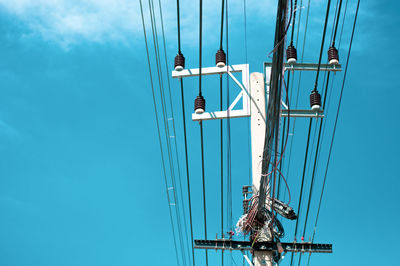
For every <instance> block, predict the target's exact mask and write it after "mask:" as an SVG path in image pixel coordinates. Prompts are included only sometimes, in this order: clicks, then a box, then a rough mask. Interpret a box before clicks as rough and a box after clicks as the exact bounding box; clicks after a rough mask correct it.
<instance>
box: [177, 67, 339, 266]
mask: <svg viewBox="0 0 400 266" xmlns="http://www.w3.org/2000/svg"><path fill="white" fill-rule="evenodd" d="M272 68H273V63H264V74H262V73H257V72H256V73H252V74H251V75H250V74H249V65H247V64H241V65H231V66H225V67H205V68H202V71H201V75H217V76H219V75H228V76H229V77H230V78H231V79H232V80H233V81H234V83H235V84H236V85H237V87H238V89H239V93H238V94H237V96H236V97H235V99H234V100H233V101H232V103H231V104H230V106H229V107H228V108H227V110H222V111H221V110H218V111H210V112H203V113H200V114H199V113H193V114H192V120H193V121H206V120H216V119H226V118H228V117H229V118H240V117H250V121H251V145H252V150H251V152H252V175H253V181H252V185H251V188H252V191H251V192H248V191H247V189H248V187H249V186H245V187H244V188H246V190H244V194H245V195H247V194H253V197H254V196H257V195H259V193H260V184H261V177H262V175H261V173H262V171H261V170H262V169H261V164H262V160H263V159H262V155H263V152H264V147H263V144H264V139H265V135H266V119H267V117H268V114H267V113H266V110H268V108H266V103H267V101H266V99H268V98H269V95H270V86H271V81H270V80H271V72H272ZM317 69H318V64H308V63H291V64H284V67H283V71H284V72H285V71H317ZM319 69H320V71H332V72H337V71H341V66H340V65H328V64H321V65H320V67H319ZM199 73H200V71H199V69H183V70H180V71H172V77H173V78H178V79H181V78H190V77H196V76H198V75H199ZM237 74H241V81H239V79H238V78H237V77H236V76H235V75H237ZM249 77H250V78H249ZM266 96H267V98H266ZM239 101H242V108H241V109H238V108H236V105H237V103H238V102H239ZM268 104H270V103H268ZM279 104H281V105H282V108H281V109H280V113H279V117H288V116H289V115H290V117H299V118H300V117H302V118H321V117H324V112H323V110H321V109H310V110H293V109H290V110H288V107H287V106H285V104H284V103H283V102H282V101H281V99H280V100H279ZM269 187H270V186H269V183H267V186H266V191H268V190H269ZM246 200H247V199H246V198H245V201H246ZM271 204H272V200H271V198H270V197H266V198H265V206H266V209H269V210H270V211H271V212H272V210H271ZM244 205H245V202H244ZM274 211H276V212H277V213H279V214H280V215H282V216H284V217H286V218H288V219H296V215H295V214H294V212H293V210H291V208H290V207H288V206H287V205H286V204H284V203H283V202H280V201H279V200H277V199H275V205H274ZM259 229H261V230H259V232H258V235H257V236H254V235H252V234H251V235H250V241H235V240H232V239H225V238H222V239H215V240H194V242H195V243H194V244H195V245H194V248H197V249H215V250H230V251H232V250H238V251H242V252H244V251H246V250H247V251H251V252H252V254H253V259H252V261H250V259H249V258H248V257H247V256H246V255H245V254H243V256H244V257H245V259H246V261H247V262H248V263H249V265H267V266H270V265H273V264H274V263H275V261H274V254H281V253H286V252H295V253H296V252H300V253H332V245H330V244H314V243H310V242H299V243H297V242H289V243H285V242H279V241H278V242H277V241H275V240H274V238H273V237H272V235H271V233H270V231H269V230H265V228H264V229H263V228H262V226H261V228H259ZM253 233H254V232H253Z"/></svg>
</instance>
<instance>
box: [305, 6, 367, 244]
mask: <svg viewBox="0 0 400 266" xmlns="http://www.w3.org/2000/svg"><path fill="white" fill-rule="evenodd" d="M359 6H360V0H358V1H357V8H356V13H355V17H354V24H353V30H352V33H351V38H350V45H349V53H348V55H347V60H346V67H345V71H344V77H343V82H342V88H341V90H340V96H339V104H338V108H337V112H336V118H335V125H334V127H333V134H332V139H331V144H330V147H329V153H328V160H327V163H326V168H325V174H324V182H323V184H322V191H321V195H320V198H319V203H318V210H317V217H316V221H315V226H314V234H313V238H312V239H313V241H314V236H315V228H316V227H317V224H318V217H319V213H320V209H321V202H322V197H323V195H324V191H325V185H326V177H327V174H328V168H329V162H330V159H331V154H332V147H333V143H334V140H335V134H336V126H337V121H338V118H339V113H340V107H341V103H342V97H343V90H344V84H345V81H346V76H347V70H348V66H349V60H350V53H351V47H352V44H353V38H354V32H355V28H356V23H357V16H358V10H359Z"/></svg>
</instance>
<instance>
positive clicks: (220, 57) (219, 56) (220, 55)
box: [215, 49, 226, 67]
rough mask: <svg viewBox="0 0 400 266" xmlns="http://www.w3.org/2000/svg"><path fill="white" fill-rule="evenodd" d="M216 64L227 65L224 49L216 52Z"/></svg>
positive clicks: (219, 65)
mask: <svg viewBox="0 0 400 266" xmlns="http://www.w3.org/2000/svg"><path fill="white" fill-rule="evenodd" d="M215 64H216V65H217V67H224V66H225V65H226V54H225V52H224V50H222V49H219V50H218V51H217V53H216V54H215Z"/></svg>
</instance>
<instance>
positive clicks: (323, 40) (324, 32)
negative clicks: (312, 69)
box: [314, 0, 331, 91]
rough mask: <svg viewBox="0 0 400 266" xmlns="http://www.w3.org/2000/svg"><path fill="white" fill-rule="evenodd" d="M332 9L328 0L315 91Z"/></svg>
mask: <svg viewBox="0 0 400 266" xmlns="http://www.w3.org/2000/svg"><path fill="white" fill-rule="evenodd" d="M330 7H331V0H328V4H327V7H326V15H325V24H324V31H323V33H322V42H321V49H320V52H319V60H318V68H317V75H316V77H315V85H314V91H317V86H318V77H319V72H320V68H321V60H322V52H323V50H324V43H325V35H326V26H327V25H328V18H329V9H330Z"/></svg>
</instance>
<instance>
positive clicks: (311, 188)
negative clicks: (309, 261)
mask: <svg viewBox="0 0 400 266" xmlns="http://www.w3.org/2000/svg"><path fill="white" fill-rule="evenodd" d="M341 6H342V0H340V3H339V10H338V14H337V19H336V26H335V33H334V35H333V43H334V42H335V38H336V32H337V28H338V25H339V23H338V21H339V18H340V10H341ZM329 77H330V73H328V77H327V82H326V87H325V92H324V102H323V107H322V109H324V110H325V103H326V95H327V90H328V84H329ZM323 121H324V119H323V118H321V123H320V126H319V131H318V140H317V148H316V151H315V158H314V166H313V172H312V177H311V185H310V192H309V196H308V203H307V212H306V218H305V221H304V229H303V236H305V234H306V228H307V221H308V214H309V211H310V204H311V199H312V192H313V186H314V180H315V169H316V166H317V158H318V150H319V143H320V139H321V131H322V124H323Z"/></svg>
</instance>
